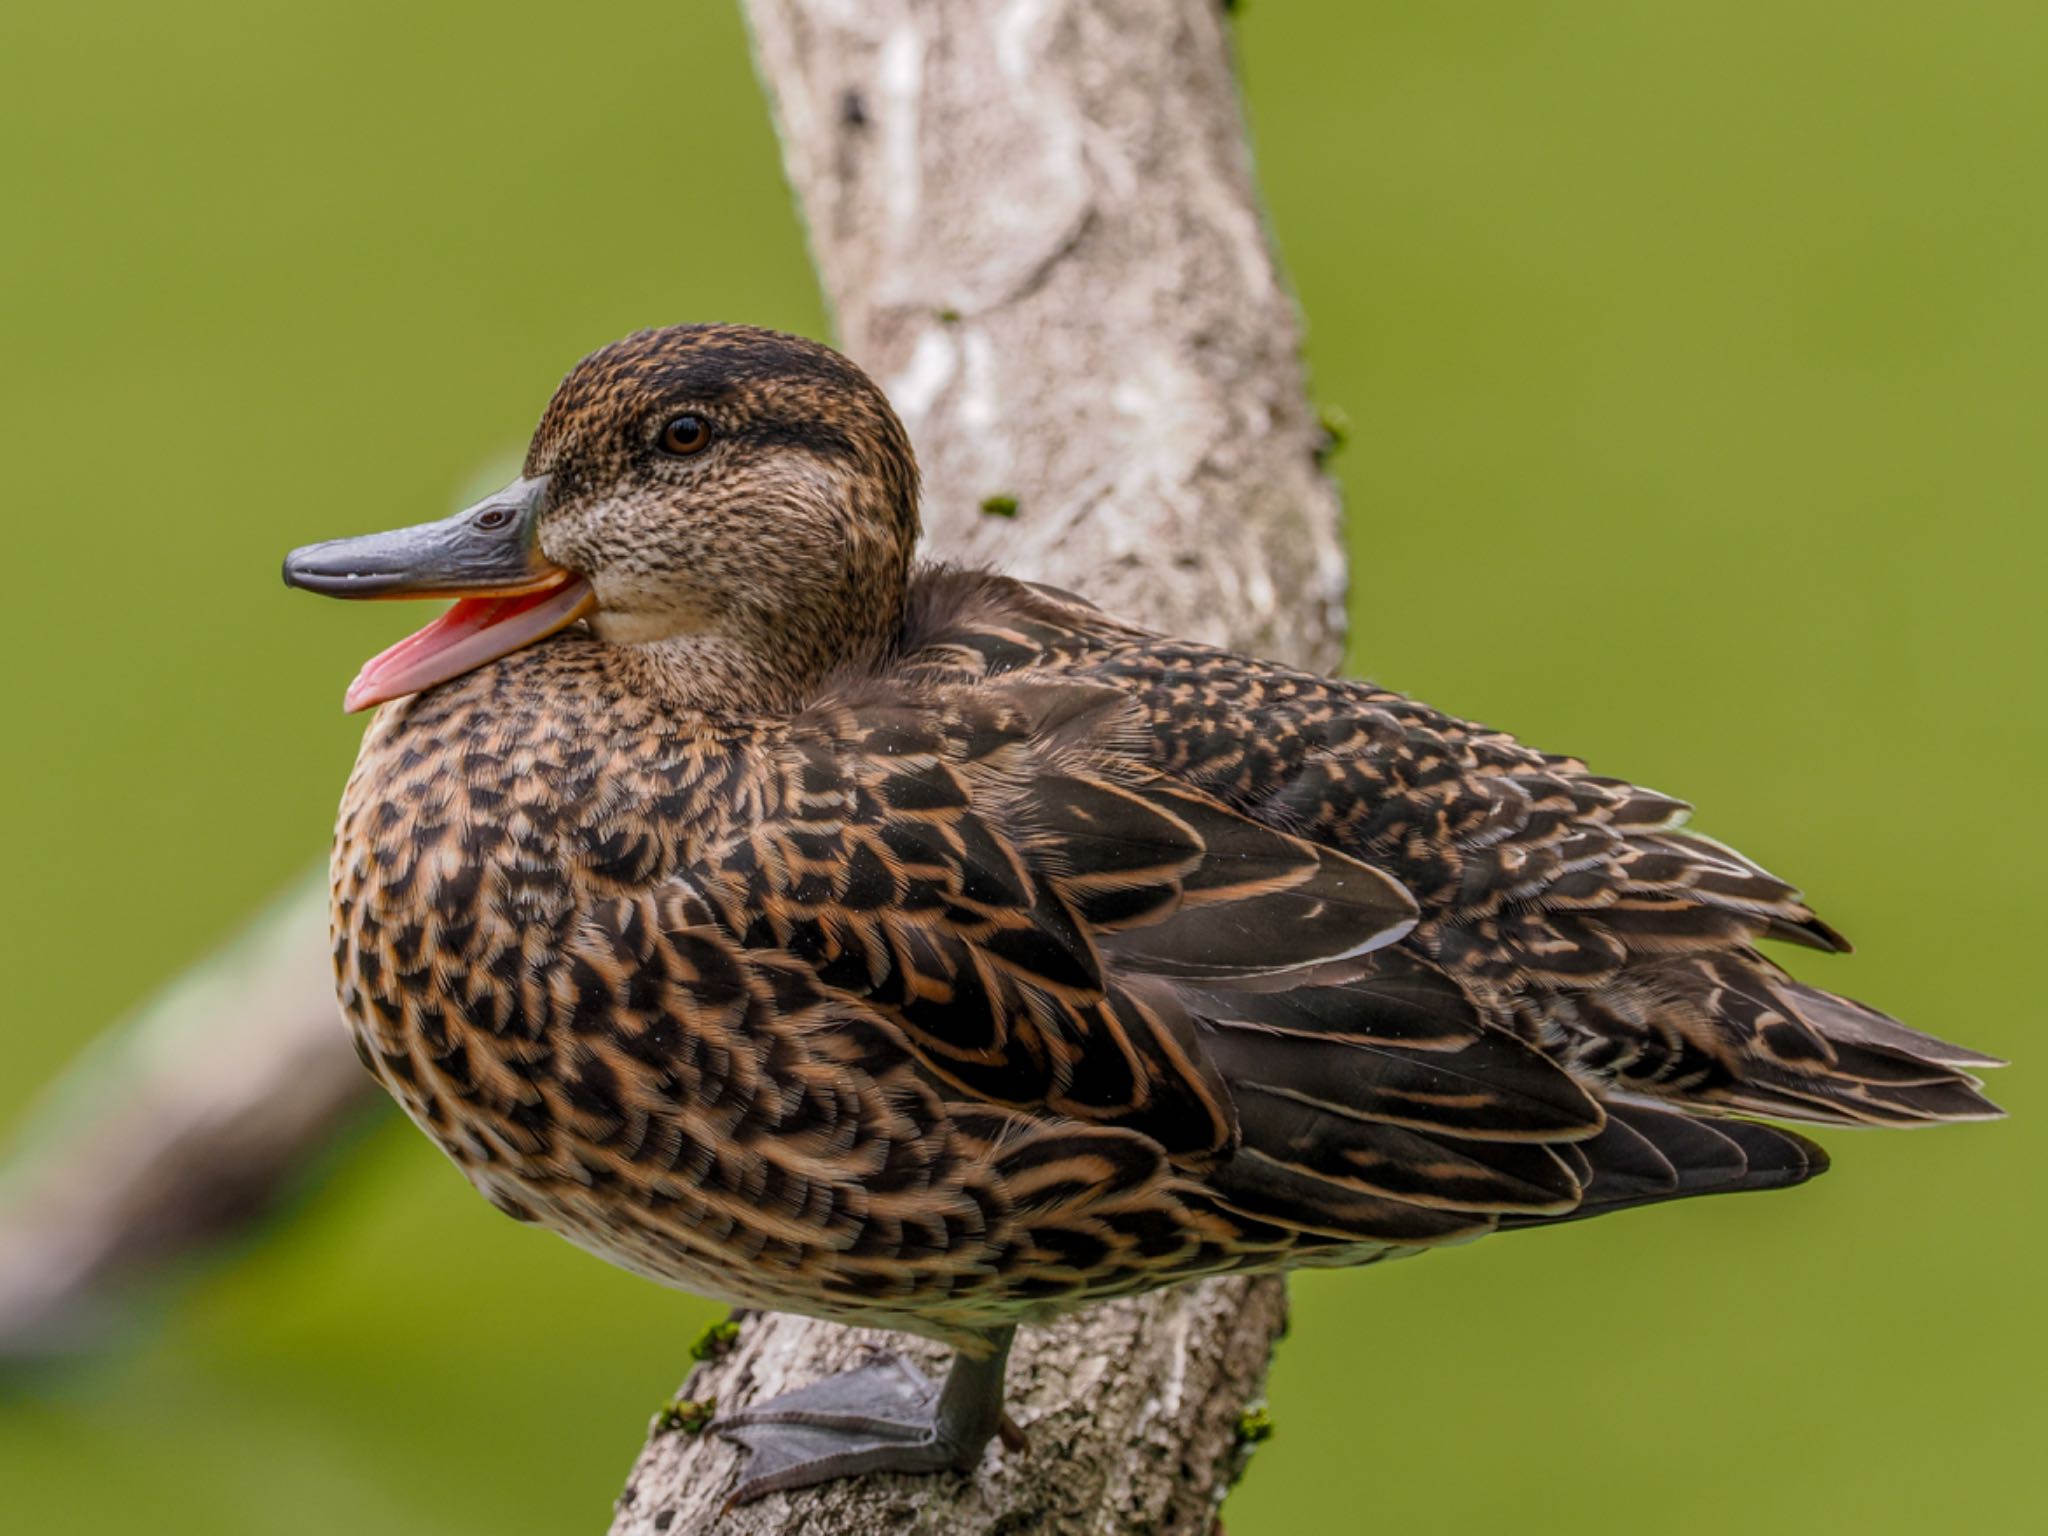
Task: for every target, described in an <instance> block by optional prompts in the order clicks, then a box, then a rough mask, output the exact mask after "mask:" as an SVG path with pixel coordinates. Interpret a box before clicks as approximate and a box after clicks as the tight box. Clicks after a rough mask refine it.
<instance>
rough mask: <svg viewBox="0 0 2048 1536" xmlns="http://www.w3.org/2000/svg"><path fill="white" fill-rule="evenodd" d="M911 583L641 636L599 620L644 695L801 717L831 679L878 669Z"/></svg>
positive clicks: (704, 707) (705, 708) (681, 705)
mask: <svg viewBox="0 0 2048 1536" xmlns="http://www.w3.org/2000/svg"><path fill="white" fill-rule="evenodd" d="M905 595H906V587H905V582H904V580H903V579H902V578H900V577H899V578H897V579H894V580H891V581H887V582H884V583H876V584H873V585H870V586H867V587H864V588H859V587H853V586H849V588H848V589H847V590H844V591H841V592H838V593H835V594H833V598H834V599H836V600H827V601H816V602H811V603H806V604H803V605H779V606H777V607H775V608H768V607H760V608H752V607H742V608H736V609H732V610H728V611H727V612H725V613H723V614H720V615H718V616H717V617H716V618H715V619H712V620H709V621H707V622H705V623H703V624H702V626H701V627H690V628H679V629H677V630H675V631H673V632H671V633H666V634H663V633H658V632H657V633H652V634H647V633H644V632H642V633H640V634H635V633H634V631H633V630H632V629H630V628H627V627H624V626H614V627H611V629H610V632H609V633H608V632H607V628H608V626H606V624H605V623H604V621H603V618H602V616H600V618H599V620H598V621H597V623H596V624H595V625H594V626H593V627H594V628H595V630H596V632H597V634H598V637H599V638H600V639H604V640H607V641H609V642H610V643H611V644H612V645H613V646H614V647H615V648H616V650H617V653H618V660H619V663H620V665H621V666H622V667H624V668H626V669H627V670H628V672H629V673H630V675H631V676H632V677H633V679H634V683H635V686H636V687H637V688H638V689H639V690H640V691H642V692H644V693H646V694H648V695H651V696H653V697H658V698H660V699H661V700H662V701H663V702H664V703H666V704H668V705H669V706H671V707H673V708H677V709H685V710H695V711H701V712H703V713H706V714H750V715H751V714H793V713H795V712H796V711H798V710H800V709H802V708H803V707H804V706H805V705H806V704H808V703H809V702H810V700H811V699H813V698H814V697H816V695H817V693H818V690H819V688H820V686H821V685H822V684H823V683H824V682H825V680H826V679H827V678H828V677H831V676H833V675H834V674H840V673H845V672H847V671H855V672H858V671H860V670H862V669H864V668H869V667H873V666H876V665H878V664H879V663H880V662H881V661H882V659H883V658H884V656H886V655H887V654H888V652H889V650H890V649H891V647H892V646H893V644H894V642H895V638H896V634H897V631H898V629H899V628H900V627H901V625H902V621H903V608H904V601H905Z"/></svg>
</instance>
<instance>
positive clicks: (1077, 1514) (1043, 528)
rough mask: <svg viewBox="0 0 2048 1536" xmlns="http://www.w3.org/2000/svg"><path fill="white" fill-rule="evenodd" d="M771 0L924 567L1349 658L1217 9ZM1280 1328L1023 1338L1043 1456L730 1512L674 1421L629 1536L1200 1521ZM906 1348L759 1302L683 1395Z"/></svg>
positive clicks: (1272, 1295)
mask: <svg viewBox="0 0 2048 1536" xmlns="http://www.w3.org/2000/svg"><path fill="white" fill-rule="evenodd" d="M748 10H749V15H750V18H751V21H752V25H753V30H754V39H755V46H756V49H757V54H758V58H759V63H760V68H761V73H762V75H763V78H764V80H765V81H766V83H767V86H768V89H769V92H770V95H771V96H772V98H773V101H774V106H775V112H776V117H777V121H778V125H779V127H780V130H781V134H782V142H783V149H784V154H785V156H786V159H787V164H788V168H789V174H790V179H791V181H792V183H793V184H794V186H795V188H796V191H797V195H798V197H799V199H800V201H801V202H802V205H803V208H804V212H805V215H806V218H807V222H808V225H809V229H810V234H811V241H812V246H813V250H814V253H815V255H816V259H817V263H818V268H819V271H820V273H821V275H822V276H823V279H824V282H825V286H826V289H827V292H828V294H829V296H830V298H831V301H832V303H833V306H834V309H835V311H836V314H837V317H838V323H839V329H840V336H841V342H842V345H844V346H845V348H846V349H847V350H848V351H849V352H850V353H851V354H852V355H853V356H854V357H855V358H856V359H858V360H859V361H860V362H861V363H862V364H863V365H865V366H866V367H867V368H868V369H869V371H870V372H872V373H873V374H874V375H875V377H876V378H877V379H878V380H879V381H880V382H881V383H882V385H883V387H884V388H885V389H886V390H887V391H888V392H889V395H890V397H891V398H892V399H893V400H894V401H895V403H896V406H897V408H898V410H899V411H900V412H901V413H902V415H903V418H904V421H905V423H906V425H907V426H908V427H909V428H910V431H911V435H912V437H913V439H914V440H915V441H916V443H917V447H918V452H919V455H920V457H921V459H922V461H923V464H924V467H925V475H926V486H927V495H926V507H925V521H926V527H927V530H928V532H929V535H930V539H931V544H932V547H933V549H934V550H935V551H936V552H937V553H939V554H942V555H944V556H946V557H948V558H951V559H955V560H961V561H967V562H981V563H988V564H993V565H996V566H999V567H1001V568H1003V569H1007V570H1010V571H1012V572H1014V573H1015V574H1017V575H1020V576H1025V577H1028V578H1031V579H1033V580H1040V581H1049V582H1052V583H1054V584H1055V585H1059V586H1063V587H1070V588H1073V589H1075V590H1078V591H1081V592H1083V593H1085V594H1086V595H1087V596H1089V597H1091V598H1093V599H1095V600H1097V601H1099V602H1101V603H1103V604H1104V605H1105V606H1107V607H1110V608H1112V609H1114V610H1116V611H1119V612H1122V613H1124V614H1127V615H1129V616H1131V617H1134V618H1137V619H1139V620H1141V621H1143V622H1146V623H1149V624H1152V625H1156V626H1158V627H1159V628H1161V629H1166V630H1171V631H1173V632H1176V633H1180V634H1186V635H1191V636H1196V637H1200V638H1204V639H1210V640H1216V641H1220V642H1224V643H1227V644H1231V645H1234V646H1237V647H1240V648H1245V649H1251V650H1256V651H1260V652H1263V653H1265V654H1268V655H1276V656H1281V657H1285V658H1288V659H1291V660H1294V661H1297V662H1300V663H1303V664H1306V665H1311V666H1327V665H1329V664H1331V663H1332V662H1334V661H1335V660H1336V658H1337V656H1338V653H1339V648H1340V639H1341V624H1342V584H1343V558H1342V546H1341V544H1340V542H1339V534H1338V516H1339V514H1338V505H1337V498H1336V494H1335V491H1334V489H1333V488H1332V486H1331V485H1330V483H1329V482H1328V481H1327V480H1326V479H1325V478H1324V477H1323V475H1322V474H1321V473H1320V471H1319V469H1318V468H1317V462H1316V460H1317V453H1318V451H1319V449H1320V447H1321V446H1322V438H1321V432H1320V430H1319V429H1318V427H1317V425H1316V422H1315V419H1314V417H1313V415H1312V413H1311V412H1310V410H1309V407H1308V404H1307V401H1306V398H1305V394H1304V389H1303V378H1302V372H1301V366H1300V362H1299V359H1298V344H1299V332H1298V327H1297V324H1296V317H1295V313H1294V309H1293V305H1292V301H1291V299H1290V298H1289V296H1288V294H1287V292H1286V290H1285V288H1284V286H1283V284H1282V282H1281V279H1280V276H1279V272H1278V269H1277V267H1276V264H1275V261H1274V257H1273V253H1272V251H1271V248H1270V246H1269V244H1268V241H1267V238H1266V234H1265V230H1264V227H1263V224H1262V222H1261V218H1260V213H1259V209H1258V205H1257V201H1256V198H1255V194H1254V191H1253V187H1252V179H1251V169H1250V156H1249V152H1248V150H1247V147H1246V140H1245V131H1244V124H1243V121H1242V119H1241V117H1240V114H1239V110H1238V102H1237V94H1236V88H1235V83H1234V81H1233V78H1232V74H1231V69H1230V55H1229V46H1228V39H1227V36H1226V33H1225V27H1224V23H1223V19H1222V15H1221V8H1220V7H1219V6H1218V5H1217V3H1216V0H1116V3H1114V4H1108V3H1103V0H946V3H944V4H936V3H931V0H866V3H862V4H858V5H855V4H848V3H846V0H750V3H749V6H748ZM1284 1317H1285V1296H1284V1291H1283V1289H1282V1287H1281V1284H1280V1282H1279V1281H1278V1280H1275V1279H1264V1280H1256V1281H1246V1280H1220V1281H1210V1282H1206V1283H1204V1284H1201V1285H1197V1286H1190V1287H1185V1288H1182V1289H1179V1290H1176V1291H1170V1292H1166V1293H1163V1294H1160V1295H1156V1296H1152V1297H1147V1298H1144V1299H1141V1300H1137V1301H1129V1302H1117V1303H1111V1304H1107V1305H1104V1306H1101V1307H1097V1308H1094V1309H1091V1310H1089V1311H1086V1312H1083V1313H1081V1314H1079V1315H1077V1316H1075V1317H1073V1318H1069V1319H1067V1320H1065V1321H1064V1322H1063V1323H1061V1324H1059V1325H1057V1326H1054V1327H1051V1328H1046V1329H1037V1330H1026V1331H1025V1332H1024V1333H1022V1334H1021V1335H1020V1336H1019V1340H1018V1346H1017V1350H1016V1353H1015V1355H1014V1356H1013V1364H1012V1367H1011V1395H1010V1408H1011V1413H1012V1415H1013V1417H1014V1418H1016V1419H1017V1421H1018V1422H1019V1423H1021V1424H1022V1425H1023V1426H1024V1428H1025V1430H1026V1432H1027V1433H1028V1434H1029V1436H1030V1439H1031V1445H1030V1448H1029V1449H1028V1450H1026V1451H1023V1452H1021V1453H1016V1452H1007V1451H1001V1450H992V1451H991V1453H990V1456H989V1459H988V1462H987V1463H986V1464H985V1465H984V1466H983V1467H982V1469H981V1470H980V1471H979V1472H978V1473H977V1474H976V1475H975V1476H974V1477H972V1478H967V1479H961V1478H929V1479H913V1478H905V1477H871V1478H865V1479H861V1480H859V1481H857V1482H852V1483H842V1484H835V1485H830V1486H827V1487H825V1488H819V1489H807V1490H803V1491H801V1492H798V1493H796V1494H792V1495H772V1496H770V1497H769V1498H767V1499H764V1500H762V1501H761V1502H759V1503H757V1504H753V1505H749V1506H747V1507H745V1508H743V1509H740V1510H736V1511H733V1512H730V1513H729V1514H725V1515H723V1517H722V1519H721V1509H722V1506H723V1504H724V1501H725V1500H726V1498H727V1497H728V1495H729V1494H730V1492H731V1490H732V1487H733V1486H734V1483H735V1481H736V1471H737V1467H738V1461H739V1458H738V1455H737V1453H736V1452H735V1450H734V1449H733V1448H732V1447H730V1446H728V1445H726V1444H725V1443H724V1442H723V1441H721V1440H719V1439H718V1438H717V1437H716V1436H712V1435H704V1434H699V1433H692V1432H691V1430H690V1427H689V1426H691V1425H694V1424H695V1423H696V1422H697V1419H696V1417H695V1416H693V1415H692V1414H691V1413H689V1412H688V1411H685V1412H684V1413H682V1414H680V1415H677V1414H670V1415H664V1416H662V1418H660V1419H658V1420H657V1421H656V1424H655V1427H654V1430H653V1431H652V1433H651V1434H650V1436H649V1440H648V1444H647V1446H646V1448H645V1449H644V1450H643V1451H642V1453H641V1456H640V1459H639V1461H638V1463H637V1464H636V1465H635V1466H634V1469H633V1472H632V1475H631V1477H630V1479H629V1480H628V1482H627V1484H626V1489H625V1492H624V1493H623V1494H622V1495H621V1496H620V1499H619V1504H618V1512H617V1518H616V1520H615V1521H614V1524H613V1527H612V1529H613V1531H614V1533H617V1536H626V1533H631V1536H647V1533H653V1532H680V1531H696V1530H703V1529H710V1528H711V1526H712V1525H713V1523H714V1522H718V1529H719V1530H720V1531H721V1532H732V1533H736V1536H767V1533H780V1532H797V1531H832V1532H852V1533H868V1532H877V1533H879V1532H899V1531H910V1532H948V1533H951V1532H960V1531H979V1530H1003V1531H1027V1530H1028V1531H1033V1532H1047V1533H1055V1536H1058V1533H1068V1532H1071V1533H1081V1532H1090V1533H1094V1532H1105V1531H1138V1530H1143V1531H1147V1532H1188V1533H1199V1532H1204V1531H1207V1530H1208V1529H1209V1528H1210V1527H1211V1525H1212V1524H1213V1521H1214V1514H1215V1510H1216V1507H1217V1505H1218V1503H1219V1502H1220V1501H1221V1499H1222V1496H1223V1493H1224V1492H1225V1490H1226V1489H1227V1487H1228V1484H1229V1480H1230V1478H1231V1476H1232V1475H1234V1472H1235V1470H1236V1468H1237V1466H1238V1464H1239V1458H1240V1456H1241V1454H1242V1452H1241V1448H1240V1444H1239V1435H1238V1426H1239V1423H1240V1420H1241V1416H1242V1414H1243V1411H1244V1409H1245V1408H1246V1406H1247V1405H1248V1404H1249V1403H1250V1402H1251V1401H1252V1400H1253V1399H1254V1398H1255V1397H1256V1396H1257V1394H1258V1393H1259V1391H1260V1389H1261V1386H1262V1383H1263V1381H1264V1376H1265V1367H1266V1361H1267V1357H1268V1354H1269V1352H1270V1349H1271V1345H1272V1342H1273V1340H1274V1338H1275V1337H1276V1336H1277V1334H1278V1332H1279V1329H1280V1327H1281V1325H1282V1322H1283V1320H1284ZM881 1337H883V1336H881V1335H875V1334H867V1333H863V1332H861V1331H858V1330H852V1329H845V1328H840V1327H837V1326H835V1325H833V1324H829V1323H822V1322H816V1321H811V1320H808V1319H802V1318H795V1317H787V1316H763V1317H758V1318H755V1319H754V1320H752V1321H750V1322H749V1323H748V1325H747V1327H746V1329H745V1330H744V1332H743V1335H742V1337H741V1339H740V1341H739V1343H738V1345H737V1347H736V1348H734V1349H733V1351H732V1352H731V1353H730V1354H729V1355H727V1356H725V1357H724V1358H722V1359H718V1360H715V1361H712V1362H710V1363H707V1364H706V1365H704V1366H702V1367H700V1368H699V1369H698V1370H697V1371H696V1372H695V1373H694V1374H693V1376H692V1377H691V1379H690V1381H689V1382H688V1383H687V1384H686V1386H685V1388H684V1397H685V1398H686V1399H687V1400H689V1401H690V1402H692V1403H696V1404H703V1403H705V1402H707V1401H708V1400H710V1399H716V1401H717V1402H718V1403H719V1404H723V1405H726V1406H728V1407H731V1406H738V1405H741V1404H744V1403H748V1402H753V1401H758V1400H760V1399H762V1398H764V1397H767V1396H770V1395H772V1394H774V1393H778V1392H781V1391H784V1390H787V1389H789V1388H791V1387H794V1386H798V1385H801V1384H803V1383H805V1382H808V1381H811V1380H814V1379H816V1378H817V1377H820V1376H824V1375H827V1374H830V1373H832V1372H834V1371H837V1370H841V1369H845V1368H846V1367H848V1366H850V1365H853V1364H856V1363H858V1361H859V1360H860V1359H861V1358H862V1356H863V1355H864V1354H865V1353H866V1351H867V1350H868V1349H869V1348H870V1347H872V1345H873V1344H874V1343H875V1342H877V1341H878V1340H879V1339H880V1338H881ZM904 1342H905V1341H903V1340H901V1339H897V1338H891V1339H890V1343H891V1344H892V1345H894V1346H898V1347H900V1346H901V1345H902V1344H903V1343H904ZM911 1347H912V1352H913V1353H923V1357H924V1359H925V1360H926V1362H927V1363H928V1364H930V1365H931V1366H932V1367H933V1368H934V1369H937V1368H938V1367H939V1365H940V1363H941V1362H940V1361H939V1360H938V1359H937V1358H936V1355H935V1352H924V1351H920V1349H919V1347H918V1346H916V1345H912V1346H911Z"/></svg>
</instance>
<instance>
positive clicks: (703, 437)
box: [661, 416, 711, 454]
mask: <svg viewBox="0 0 2048 1536" xmlns="http://www.w3.org/2000/svg"><path fill="white" fill-rule="evenodd" d="M710 446H711V423H710V422H708V421H706V420H705V419H704V418H703V417H702V416H678V417H676V418H675V419H674V420H673V421H671V422H670V423H669V424H668V425H667V426H665V427H663V428H662V429H661V451H662V452H663V453H678V454H687V453H702V452H703V451H704V450H705V449H706V448H708V447H710Z"/></svg>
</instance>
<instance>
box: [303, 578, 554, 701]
mask: <svg viewBox="0 0 2048 1536" xmlns="http://www.w3.org/2000/svg"><path fill="white" fill-rule="evenodd" d="M591 602H592V596H591V591H590V583H589V582H587V581H585V580H584V579H583V578H582V577H580V576H574V577H570V578H568V579H567V580H565V581H562V582H559V583H557V584H556V585H554V586H552V587H542V588H541V589H540V590H539V591H537V592H521V593H520V594H519V595H518V596H516V597H465V598H463V599H462V600H461V601H460V602H458V603H456V604H455V606H454V607H452V608H450V609H449V610H448V611H447V612H446V613H444V614H442V615H441V617H439V618H438V619H436V620H434V622H433V623H431V624H429V625H428V626H427V627H426V628H425V629H423V630H420V631H419V632H418V633H417V634H412V635H407V636H406V637H405V638H404V639H403V640H401V641H399V642H398V644H396V645H394V646H392V647H391V649H390V650H388V651H383V652H380V653H379V654H377V655H375V656H372V657H371V658H370V659H369V660H368V661H366V662H364V663H363V670H362V671H361V672H359V673H357V674H356V680H355V681H354V682H353V683H350V684H349V687H348V695H347V697H346V698H344V699H343V700H342V708H344V709H345V710H347V711H348V713H350V714H354V713H355V712H356V711H357V710H362V709H368V708H369V707H370V706H371V705H373V704H383V703H385V702H387V701H389V700H391V699H401V698H404V697H405V695H407V694H408V693H418V692H420V691H421V690H422V689H425V688H431V687H433V686H434V685H435V684H436V683H445V682H447V681H448V679H449V678H451V677H460V676H462V674H463V673H465V672H473V671H475V670H476V669H477V668H478V667H480V666H482V665H483V664H484V663H485V662H487V661H496V660H497V659H498V658H499V657H500V656H508V655H510V654H511V653H512V652H514V651H516V650H518V649H519V648H520V647H521V646H527V645H532V644H533V643H534V642H535V641H536V640H543V639H545V638H547V636H549V635H551V634H553V633H554V632H555V631H556V630H558V629H561V628H563V627H564V626H565V625H568V624H573V623H574V622H575V621H576V620H578V619H580V618H582V617H583V615H584V614H585V613H587V612H588V611H589V609H590V606H591Z"/></svg>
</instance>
